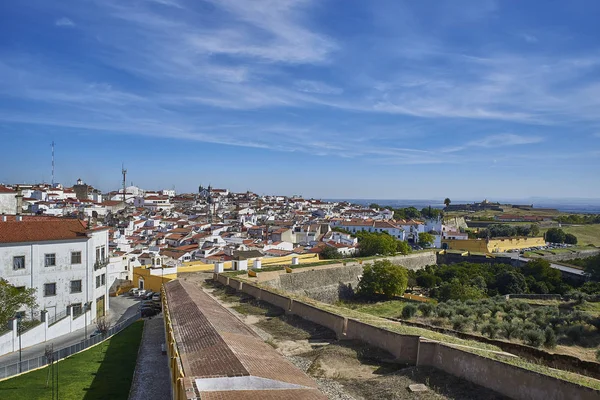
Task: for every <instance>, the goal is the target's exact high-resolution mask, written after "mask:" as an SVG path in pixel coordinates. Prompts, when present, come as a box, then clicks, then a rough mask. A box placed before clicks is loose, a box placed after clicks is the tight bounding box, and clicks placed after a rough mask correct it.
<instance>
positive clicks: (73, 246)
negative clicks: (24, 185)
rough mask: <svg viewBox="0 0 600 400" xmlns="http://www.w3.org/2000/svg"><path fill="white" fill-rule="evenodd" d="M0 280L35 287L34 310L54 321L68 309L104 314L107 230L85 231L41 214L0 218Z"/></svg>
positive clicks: (79, 225)
mask: <svg viewBox="0 0 600 400" xmlns="http://www.w3.org/2000/svg"><path fill="white" fill-rule="evenodd" d="M0 218H1V219H0V277H2V278H3V279H6V280H7V281H8V282H9V283H10V284H12V285H14V286H16V287H22V288H34V289H36V302H37V305H38V307H37V308H36V309H35V310H23V311H25V315H26V317H35V318H39V315H40V312H46V313H47V317H49V318H51V319H52V318H53V317H54V318H56V317H57V316H61V315H63V314H64V313H66V312H67V310H68V309H70V310H71V311H72V312H73V314H79V313H81V312H83V310H85V309H86V308H87V309H89V310H91V319H92V321H93V320H95V319H96V318H97V317H99V316H103V315H105V314H106V312H107V311H108V308H109V304H108V284H107V283H108V282H107V268H106V265H107V264H108V257H109V254H108V228H92V229H88V228H87V227H86V224H85V223H84V222H83V221H80V220H77V219H68V218H55V217H41V216H20V215H16V216H14V215H13V216H6V215H3V216H2V217H0Z"/></svg>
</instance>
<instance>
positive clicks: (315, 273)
mask: <svg viewBox="0 0 600 400" xmlns="http://www.w3.org/2000/svg"><path fill="white" fill-rule="evenodd" d="M379 259H381V260H383V259H385V260H389V261H391V262H392V263H394V264H399V265H402V266H403V267H405V268H407V269H411V270H416V269H421V268H424V267H425V266H427V265H432V264H435V263H436V255H435V252H433V251H431V252H424V253H416V254H409V255H406V256H402V255H401V256H392V257H382V258H379ZM373 261H374V260H368V261H362V262H360V261H347V262H345V263H344V264H345V266H340V267H332V268H323V269H310V268H307V269H306V270H296V271H294V273H291V274H283V273H282V274H278V275H276V276H275V278H274V279H272V280H268V281H265V282H263V284H264V285H267V286H270V287H273V288H275V289H279V290H283V291H286V292H291V293H295V294H300V295H303V296H306V297H310V298H311V299H315V300H318V301H322V302H324V303H335V302H336V301H338V300H340V299H345V298H349V297H351V295H352V294H353V293H354V290H355V289H356V287H357V286H358V282H359V280H360V277H361V276H362V274H363V268H364V266H365V265H366V264H368V263H370V262H373Z"/></svg>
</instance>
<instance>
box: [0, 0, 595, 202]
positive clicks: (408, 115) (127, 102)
mask: <svg viewBox="0 0 600 400" xmlns="http://www.w3.org/2000/svg"><path fill="white" fill-rule="evenodd" d="M598 15H600V3H599V2H598V1H595V0H590V1H578V0H574V1H570V2H563V1H541V0H540V1H533V0H532V1H526V2H524V1H517V0H514V1H509V0H506V1H492V0H473V1H462V0H446V1H443V0H430V1H400V0H390V1H386V0H377V1H358V0H357V1H352V0H339V1H331V0H315V1H310V0H298V1H280V0H271V1H250V0H248V1H240V0H218V1H217V0H214V1H201V0H189V1H186V0H136V1H125V0H77V1H68V0H65V1H47V0H23V1H18V2H17V1H13V2H10V1H5V2H1V3H0V135H1V138H2V142H1V143H2V148H3V150H4V151H3V152H2V154H3V156H2V157H1V158H0V182H2V181H4V182H14V181H19V182H23V181H30V182H31V181H41V180H45V181H50V179H51V174H50V142H51V141H52V140H54V141H55V142H56V144H57V145H56V146H57V147H56V156H57V161H56V177H57V178H56V180H57V181H59V182H62V183H64V184H68V185H70V184H73V183H74V181H75V180H76V179H77V178H79V177H81V178H82V179H84V180H85V181H87V182H88V183H91V184H93V185H95V186H97V187H100V188H102V189H104V190H111V189H115V188H116V187H117V186H118V185H119V182H120V178H121V177H120V169H121V163H122V162H124V163H125V166H126V168H127V169H128V170H129V177H128V181H129V182H131V181H132V182H133V183H134V184H136V185H139V186H142V187H145V188H148V189H150V188H154V189H161V188H171V187H173V186H175V188H176V189H177V190H178V191H192V190H195V188H197V186H198V185H199V184H204V185H206V184H208V183H212V184H213V185H214V186H218V187H228V188H231V189H232V190H236V191H245V190H248V189H250V190H254V191H255V192H257V193H282V194H304V195H305V196H309V197H324V198H343V197H348V198H390V199H393V198H401V199H411V198H444V197H446V196H449V197H451V198H452V197H454V198H461V199H471V198H473V199H481V198H491V199H493V198H500V197H502V198H525V197H529V196H545V197H555V198H561V197H586V198H600V185H598V176H599V175H600V174H599V173H600V40H599V39H600V25H598V23H597V16H598ZM129 182H128V183H129Z"/></svg>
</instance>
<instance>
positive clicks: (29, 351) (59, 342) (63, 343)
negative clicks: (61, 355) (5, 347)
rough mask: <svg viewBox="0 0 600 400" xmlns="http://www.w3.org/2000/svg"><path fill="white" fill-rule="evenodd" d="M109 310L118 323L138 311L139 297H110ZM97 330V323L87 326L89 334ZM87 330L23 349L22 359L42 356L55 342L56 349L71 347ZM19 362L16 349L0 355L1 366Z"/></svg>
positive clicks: (114, 320)
mask: <svg viewBox="0 0 600 400" xmlns="http://www.w3.org/2000/svg"><path fill="white" fill-rule="evenodd" d="M109 299H110V300H109V301H110V303H109V311H108V317H109V319H110V323H111V325H114V324H116V323H117V322H121V321H123V320H125V319H127V318H129V317H131V316H133V315H134V314H135V313H136V312H137V311H138V305H137V304H138V302H139V300H138V299H134V298H131V297H127V296H119V297H110V298H109ZM95 330H96V325H95V324H90V325H88V327H87V334H88V336H89V335H90V334H91V333H92V332H94V331H95ZM85 334H86V331H85V329H80V330H78V331H75V332H71V333H69V334H66V335H63V336H60V337H58V338H56V339H53V340H48V341H46V342H43V343H40V344H36V345H34V346H30V347H27V348H24V349H22V351H21V353H22V355H21V356H22V359H23V360H27V359H29V358H35V357H40V356H43V355H44V352H45V350H46V346H49V345H51V344H54V350H58V349H61V348H64V347H69V346H71V345H73V344H75V343H79V342H80V341H82V340H83V339H85ZM18 362H19V352H18V351H14V352H12V353H9V354H5V355H3V356H1V357H0V368H1V367H5V366H7V365H11V364H16V363H18Z"/></svg>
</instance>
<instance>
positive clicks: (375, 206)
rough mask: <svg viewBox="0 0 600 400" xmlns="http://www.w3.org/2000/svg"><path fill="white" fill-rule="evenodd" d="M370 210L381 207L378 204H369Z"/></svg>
mask: <svg viewBox="0 0 600 400" xmlns="http://www.w3.org/2000/svg"><path fill="white" fill-rule="evenodd" d="M369 208H377V209H379V208H381V207H380V206H379V204H377V203H371V204H369Z"/></svg>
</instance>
